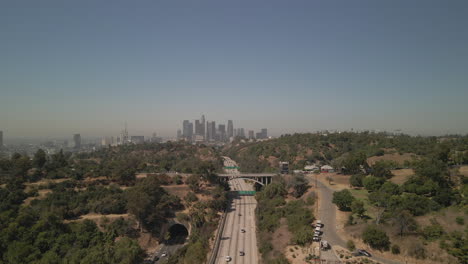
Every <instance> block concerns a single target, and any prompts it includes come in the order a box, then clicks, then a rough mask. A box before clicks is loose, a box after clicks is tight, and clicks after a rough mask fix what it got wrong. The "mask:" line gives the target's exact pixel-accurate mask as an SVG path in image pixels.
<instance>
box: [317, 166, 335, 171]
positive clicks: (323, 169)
mask: <svg viewBox="0 0 468 264" xmlns="http://www.w3.org/2000/svg"><path fill="white" fill-rule="evenodd" d="M320 171H321V172H322V173H332V172H335V170H334V169H333V167H332V166H330V165H323V166H322V167H320Z"/></svg>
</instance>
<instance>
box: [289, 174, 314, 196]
mask: <svg viewBox="0 0 468 264" xmlns="http://www.w3.org/2000/svg"><path fill="white" fill-rule="evenodd" d="M291 185H292V187H293V189H294V191H293V196H294V197H295V198H299V197H301V196H302V195H303V194H304V193H305V192H307V189H309V187H310V186H309V182H308V181H307V179H306V178H305V177H304V175H302V174H300V175H296V176H294V179H293V182H292V184H291Z"/></svg>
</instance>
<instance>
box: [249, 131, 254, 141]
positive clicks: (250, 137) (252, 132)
mask: <svg viewBox="0 0 468 264" xmlns="http://www.w3.org/2000/svg"><path fill="white" fill-rule="evenodd" d="M254 138H255V134H254V131H253V130H249V139H254Z"/></svg>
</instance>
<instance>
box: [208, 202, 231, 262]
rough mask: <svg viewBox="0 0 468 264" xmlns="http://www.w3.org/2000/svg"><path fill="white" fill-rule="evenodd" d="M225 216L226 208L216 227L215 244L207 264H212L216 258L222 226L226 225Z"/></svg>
mask: <svg viewBox="0 0 468 264" xmlns="http://www.w3.org/2000/svg"><path fill="white" fill-rule="evenodd" d="M229 200H230V199H229ZM226 215H227V208H226V209H225V210H224V212H223V214H222V215H221V221H220V223H219V226H218V232H216V236H215V243H214V246H213V251H212V252H211V256H210V259H209V260H208V262H207V263H208V264H214V263H215V262H216V258H217V257H218V250H219V244H220V239H221V236H222V235H223V230H224V225H225V224H226V218H227V217H226Z"/></svg>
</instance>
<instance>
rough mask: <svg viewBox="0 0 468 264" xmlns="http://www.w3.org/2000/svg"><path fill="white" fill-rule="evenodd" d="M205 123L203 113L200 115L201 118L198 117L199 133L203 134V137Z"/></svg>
mask: <svg viewBox="0 0 468 264" xmlns="http://www.w3.org/2000/svg"><path fill="white" fill-rule="evenodd" d="M205 125H206V122H205V115H202V116H201V119H200V135H201V136H203V137H205V135H206V132H205Z"/></svg>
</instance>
